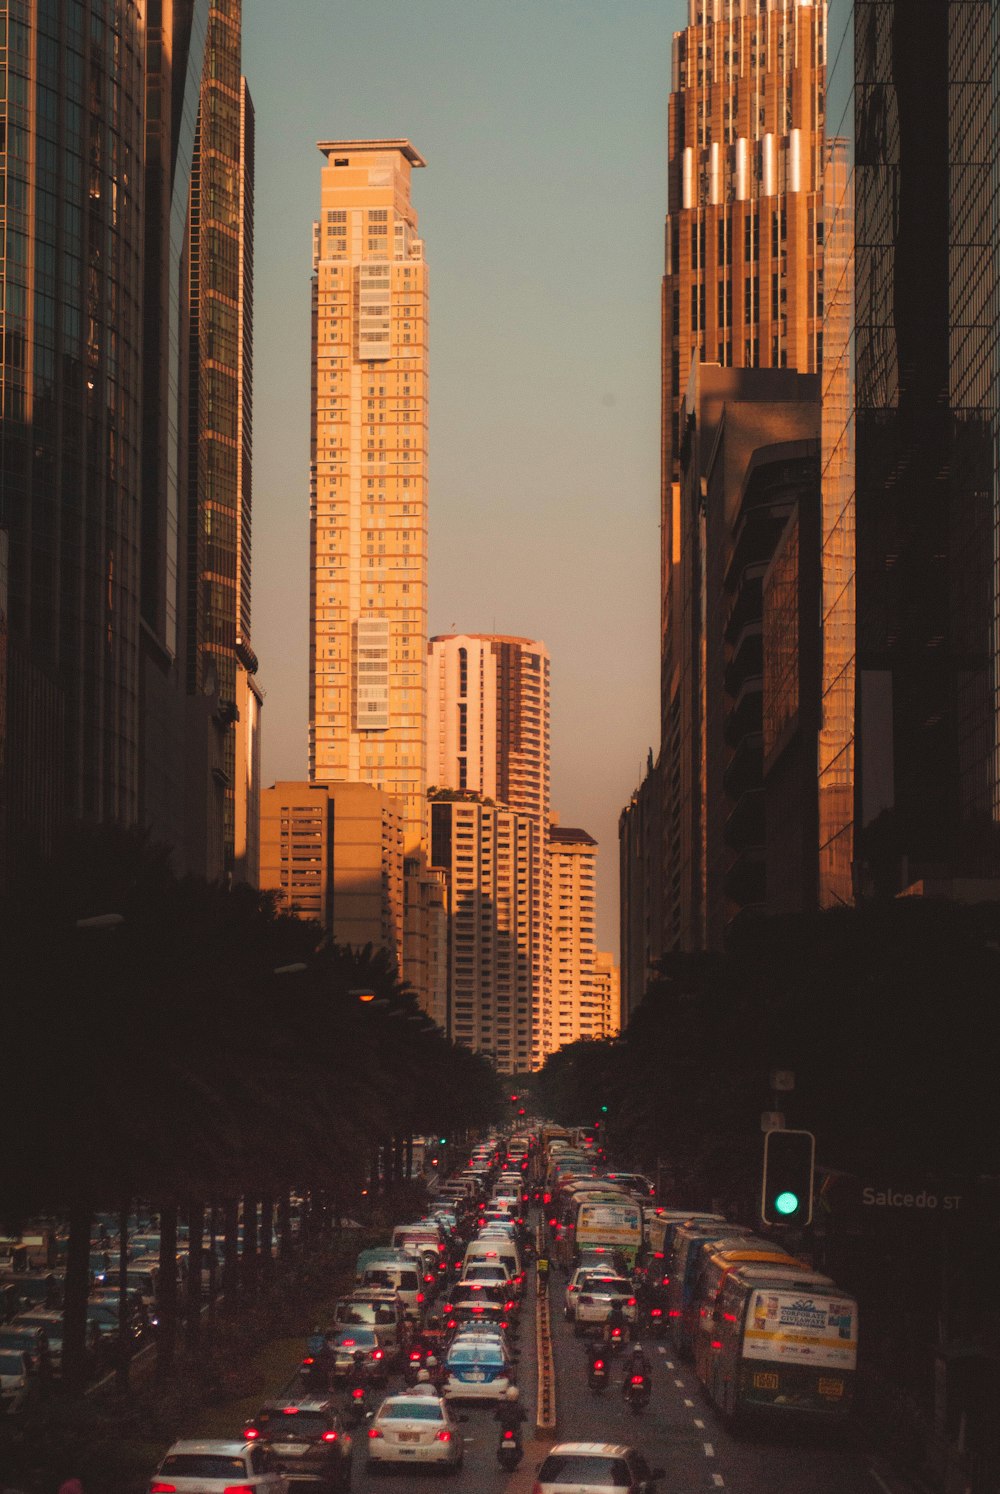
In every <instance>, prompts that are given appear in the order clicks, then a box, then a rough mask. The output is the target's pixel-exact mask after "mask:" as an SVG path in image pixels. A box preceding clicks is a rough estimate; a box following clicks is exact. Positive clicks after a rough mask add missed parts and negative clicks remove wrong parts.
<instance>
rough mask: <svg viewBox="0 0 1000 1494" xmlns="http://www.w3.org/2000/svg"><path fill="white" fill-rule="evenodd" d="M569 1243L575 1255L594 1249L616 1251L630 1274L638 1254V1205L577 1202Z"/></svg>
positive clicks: (623, 1201)
mask: <svg viewBox="0 0 1000 1494" xmlns="http://www.w3.org/2000/svg"><path fill="white" fill-rule="evenodd" d="M573 1243H574V1249H575V1250H576V1251H577V1252H579V1251H581V1250H588V1249H592V1248H593V1247H594V1246H595V1245H608V1246H610V1247H611V1248H612V1249H613V1250H620V1251H621V1253H622V1255H623V1256H624V1257H625V1260H626V1262H627V1263H628V1267H629V1270H632V1269H633V1268H634V1267H635V1264H636V1260H637V1259H638V1257H639V1255H640V1253H641V1251H642V1205H641V1204H638V1203H635V1202H633V1200H631V1199H629V1198H619V1199H618V1200H617V1201H615V1200H613V1199H594V1200H592V1201H590V1202H587V1201H581V1203H580V1207H579V1208H578V1209H577V1211H576V1232H575V1238H574V1242H573Z"/></svg>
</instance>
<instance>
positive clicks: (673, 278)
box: [630, 0, 826, 999]
mask: <svg viewBox="0 0 1000 1494" xmlns="http://www.w3.org/2000/svg"><path fill="white" fill-rule="evenodd" d="M688 22H689V23H688V26H687V28H686V29H685V30H684V31H680V32H677V33H676V34H675V36H674V43H673V77H672V92H671V95H670V109H669V139H668V153H669V205H668V213H667V226H666V227H667V231H666V273H665V276H664V282H663V305H662V323H663V344H662V390H663V399H662V423H663V449H662V488H661V617H660V628H661V674H660V681H661V697H660V699H661V738H660V756H659V759H658V763H657V767H656V771H657V773H658V774H659V775H660V778H661V785H660V794H659V797H660V798H661V800H662V814H663V837H664V849H663V868H664V898H665V905H664V914H663V923H662V931H661V937H662V940H663V947H664V949H672V948H678V947H681V945H682V943H683V941H684V939H685V938H686V937H687V935H686V934H685V933H684V932H683V930H682V927H681V912H680V908H681V890H680V879H681V878H682V876H683V871H682V868H681V850H680V848H681V839H682V819H683V815H684V799H685V794H686V793H688V792H690V791H691V790H690V788H689V787H687V788H686V787H685V784H684V782H683V781H682V780H683V762H684V760H685V758H686V757H689V755H690V747H691V743H690V740H689V739H688V738H686V737H685V732H686V731H687V730H688V728H687V727H686V726H685V724H684V721H683V719H682V717H683V712H682V701H681V697H680V694H679V681H680V678H681V674H682V670H683V668H684V657H683V649H684V643H683V640H684V638H685V637H688V638H690V637H691V636H692V633H691V628H690V626H689V624H690V619H689V618H685V615H684V611H683V607H684V591H685V588H684V586H683V585H682V584H675V580H674V574H675V570H677V569H678V568H682V567H683V565H684V561H685V556H684V539H683V536H682V533H681V528H682V516H681V507H680V500H679V490H678V483H679V479H680V464H681V454H682V448H683V444H684V440H685V432H684V429H683V426H682V417H681V410H682V401H683V399H684V396H685V392H686V390H687V389H688V386H689V379H690V375H691V371H692V369H693V368H694V367H695V366H696V365H697V364H699V363H705V362H708V363H718V364H720V365H722V366H723V367H726V366H732V367H736V368H752V367H760V368H776V369H777V368H788V369H795V370H797V371H798V372H800V373H807V372H813V371H815V370H817V369H818V368H819V367H820V365H821V363H822V317H823V173H824V165H825V148H824V121H825V74H826V67H825V64H826V4H825V0H817V3H815V4H814V3H811V0H689V5H688ZM654 797H655V796H654ZM630 999H631V997H630Z"/></svg>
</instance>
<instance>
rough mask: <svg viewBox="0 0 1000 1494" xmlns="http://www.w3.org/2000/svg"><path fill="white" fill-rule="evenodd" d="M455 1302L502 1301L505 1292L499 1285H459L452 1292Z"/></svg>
mask: <svg viewBox="0 0 1000 1494" xmlns="http://www.w3.org/2000/svg"><path fill="white" fill-rule="evenodd" d="M452 1300H453V1301H455V1302H502V1301H503V1292H502V1291H501V1290H500V1289H499V1287H494V1286H488V1285H487V1286H480V1285H478V1283H475V1282H474V1283H473V1284H472V1285H471V1286H458V1287H456V1288H455V1290H454V1292H453V1293H452Z"/></svg>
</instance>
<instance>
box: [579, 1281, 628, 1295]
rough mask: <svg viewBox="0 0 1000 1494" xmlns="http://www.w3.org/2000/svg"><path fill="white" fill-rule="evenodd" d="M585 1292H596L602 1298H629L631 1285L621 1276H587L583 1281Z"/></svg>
mask: <svg viewBox="0 0 1000 1494" xmlns="http://www.w3.org/2000/svg"><path fill="white" fill-rule="evenodd" d="M582 1285H583V1289H584V1291H585V1292H597V1293H600V1294H601V1295H603V1296H625V1297H627V1296H629V1294H630V1293H631V1291H632V1283H631V1282H630V1281H626V1280H625V1279H624V1277H622V1276H587V1277H585V1278H584V1280H583V1283H582Z"/></svg>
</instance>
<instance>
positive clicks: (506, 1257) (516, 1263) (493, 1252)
mask: <svg viewBox="0 0 1000 1494" xmlns="http://www.w3.org/2000/svg"><path fill="white" fill-rule="evenodd" d="M497 1262H499V1264H500V1265H501V1266H506V1267H507V1274H508V1275H509V1277H510V1279H511V1281H512V1283H513V1285H514V1288H515V1290H516V1292H517V1293H518V1295H520V1293H521V1291H522V1290H523V1288H524V1266H523V1263H522V1261H521V1252H520V1250H518V1248H517V1245H516V1244H515V1243H514V1241H513V1240H511V1239H510V1238H509V1237H507V1236H506V1235H501V1234H499V1233H498V1234H496V1235H488V1236H487V1237H486V1239H484V1240H472V1241H471V1242H470V1243H469V1244H468V1245H467V1246H466V1248H465V1258H464V1259H463V1261H462V1274H463V1276H464V1275H465V1272H466V1271H467V1270H468V1268H469V1266H471V1265H473V1264H478V1265H484V1266H492V1265H494V1264H496V1263H497Z"/></svg>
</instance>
